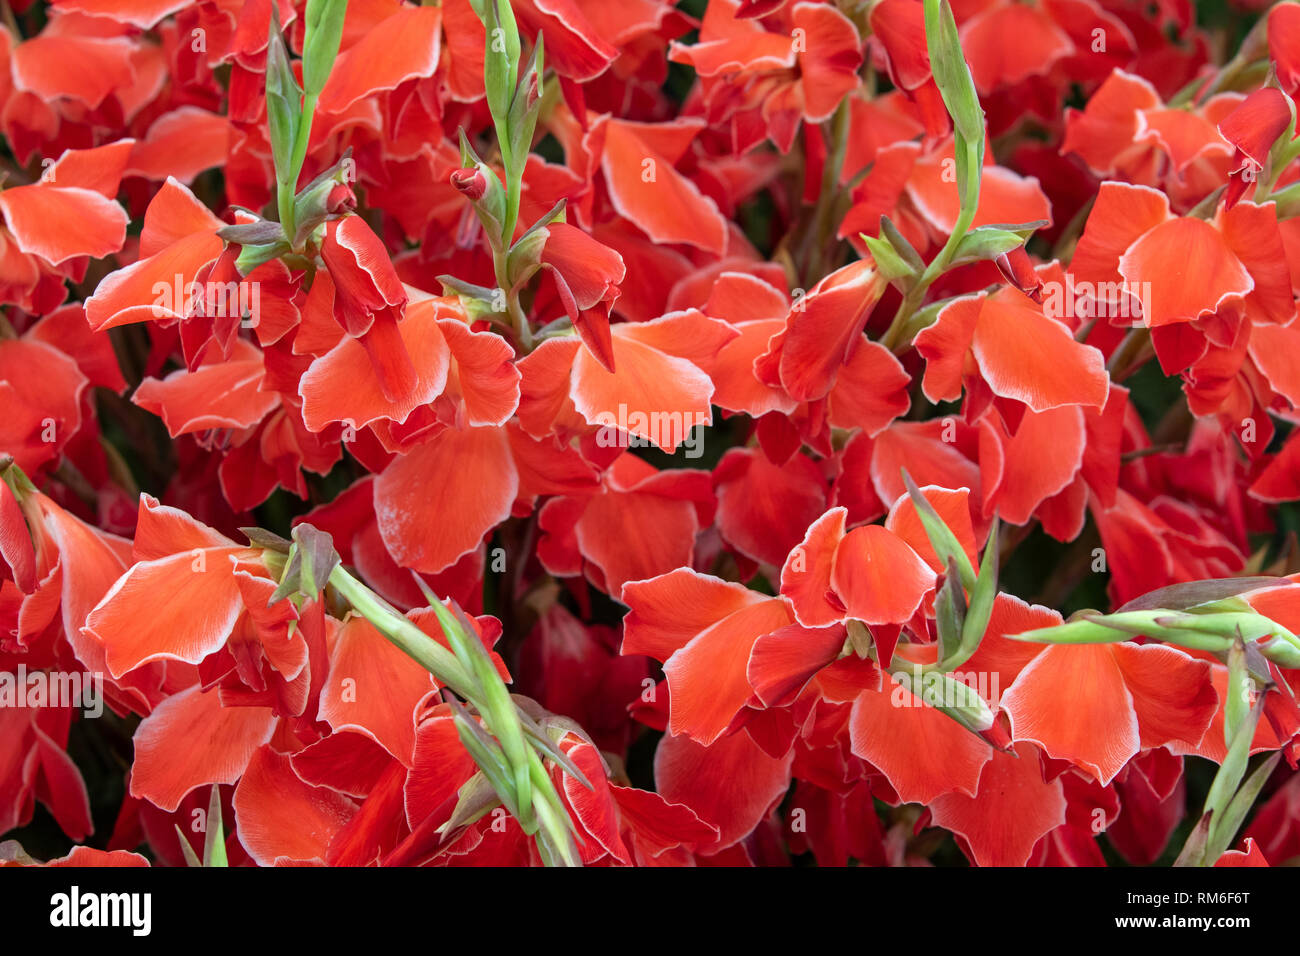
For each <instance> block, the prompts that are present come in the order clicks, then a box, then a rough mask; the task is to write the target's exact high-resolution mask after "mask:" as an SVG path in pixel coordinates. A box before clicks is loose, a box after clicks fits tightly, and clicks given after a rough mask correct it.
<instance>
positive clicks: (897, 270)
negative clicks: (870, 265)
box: [858, 233, 917, 282]
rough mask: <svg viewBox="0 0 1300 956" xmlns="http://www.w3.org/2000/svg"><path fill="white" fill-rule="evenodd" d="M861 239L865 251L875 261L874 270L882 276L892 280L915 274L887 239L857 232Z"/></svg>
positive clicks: (915, 271)
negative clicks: (865, 248)
mask: <svg viewBox="0 0 1300 956" xmlns="http://www.w3.org/2000/svg"><path fill="white" fill-rule="evenodd" d="M858 236H859V238H861V239H862V244H863V245H865V246H866V247H867V252H869V253H870V254H871V258H872V259H873V260H874V261H875V263H876V271H877V272H879V273H880V274H881V275H882V276H884V277H885V278H886V279H888V280H889V281H890V282H893V281H894V280H895V279H905V278H909V277H914V276H916V275H917V270H916V269H914V268H913V267H912V266H911V265H909V264H908V262H907V261H906V260H905V259H904V258H903V257H902V256H900V255H899V254H898V252H897V251H895V249H894V247H893V246H892V245H890V243H889V240H887V239H885V238H883V237H875V236H868V235H867V234H866V233H858Z"/></svg>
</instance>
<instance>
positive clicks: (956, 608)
mask: <svg viewBox="0 0 1300 956" xmlns="http://www.w3.org/2000/svg"><path fill="white" fill-rule="evenodd" d="M934 618H935V621H934V623H935V629H936V631H937V632H938V636H939V657H938V659H939V660H940V661H946V660H947V659H948V658H949V657H950V656H951V655H953V654H955V653H957V649H958V647H960V646H961V638H962V625H963V624H964V623H965V621H966V592H965V591H963V590H962V586H961V575H960V574H959V573H958V571H957V562H956V561H952V560H950V561H949V562H948V575H947V577H946V578H945V580H944V582H943V587H941V588H939V593H938V594H936V595H935V596H934Z"/></svg>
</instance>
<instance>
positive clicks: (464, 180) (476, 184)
mask: <svg viewBox="0 0 1300 956" xmlns="http://www.w3.org/2000/svg"><path fill="white" fill-rule="evenodd" d="M451 184H452V185H453V186H455V187H456V188H457V189H459V190H460V191H461V192H462V193H464V194H465V196H466V197H467V198H468V199H469V200H470V201H471V202H478V201H479V200H480V199H482V198H483V194H484V193H486V192H487V188H488V184H487V177H486V176H484V175H483V173H482V172H481V171H480V170H479V168H478V167H477V166H469V167H466V168H465V169H458V170H456V171H455V172H454V173H452V174H451Z"/></svg>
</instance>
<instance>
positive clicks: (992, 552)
mask: <svg viewBox="0 0 1300 956" xmlns="http://www.w3.org/2000/svg"><path fill="white" fill-rule="evenodd" d="M998 557H999V555H998V520H997V518H996V517H995V518H994V519H993V525H992V527H991V528H990V529H989V537H988V540H987V541H986V542H985V543H984V558H983V560H982V561H981V562H980V573H979V577H977V578H976V579H975V587H974V588H972V589H971V595H970V609H969V610H968V611H967V612H966V620H965V621H964V622H962V631H961V651H960V653H959V654H958V655H957V659H956V660H954V661H952V662H951V663H950V664H949V667H950V668H952V667H960V666H961V665H962V664H965V663H966V662H967V661H968V660H970V658H971V656H972V655H973V654H974V653H975V651H977V650H978V649H979V646H980V641H982V640H983V639H984V632H985V631H986V630H987V629H988V626H989V618H990V617H992V615H993V602H994V601H995V600H997V596H998Z"/></svg>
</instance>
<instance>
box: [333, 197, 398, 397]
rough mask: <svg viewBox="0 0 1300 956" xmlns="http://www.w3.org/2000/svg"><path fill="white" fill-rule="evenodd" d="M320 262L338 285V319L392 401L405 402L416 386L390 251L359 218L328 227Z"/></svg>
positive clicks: (335, 301)
mask: <svg viewBox="0 0 1300 956" xmlns="http://www.w3.org/2000/svg"><path fill="white" fill-rule="evenodd" d="M320 254H321V259H323V260H324V262H325V267H326V268H327V269H328V270H329V274H330V279H332V280H333V283H334V317H335V319H337V321H338V323H339V324H340V325H341V326H343V328H345V329H346V330H347V332H348V334H349V335H351V336H353V337H354V338H356V339H358V340H359V341H360V342H361V345H362V346H363V347H364V348H365V350H366V354H367V355H368V356H370V361H371V363H372V364H373V365H374V367H375V374H376V375H378V377H379V383H380V386H381V388H382V389H383V392H384V397H386V398H387V399H388V400H389V401H392V402H396V401H400V400H401V399H402V397H403V396H404V395H406V394H408V393H409V392H410V391H411V390H412V389H413V388H415V386H416V383H417V374H416V371H415V365H414V363H412V361H411V356H410V355H409V354H408V353H407V351H406V346H405V344H404V343H403V341H402V337H401V334H400V333H399V332H398V330H397V323H398V320H399V319H400V318H401V317H402V315H403V313H404V312H405V310H406V303H407V295H406V290H405V289H404V288H403V287H402V280H401V279H400V278H399V277H398V275H397V270H396V269H394V268H393V263H392V261H391V260H390V259H389V258H388V252H387V250H386V249H384V245H383V243H382V242H380V241H379V237H378V236H376V235H375V234H374V233H373V232H372V231H371V230H370V227H369V226H367V225H366V222H365V220H364V219H362V218H361V217H360V216H345V217H343V218H342V219H335V220H332V221H331V222H329V223H327V224H326V227H325V239H324V241H323V242H322V243H321V250H320Z"/></svg>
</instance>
